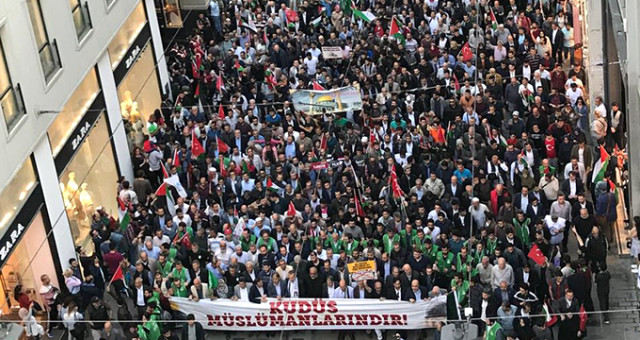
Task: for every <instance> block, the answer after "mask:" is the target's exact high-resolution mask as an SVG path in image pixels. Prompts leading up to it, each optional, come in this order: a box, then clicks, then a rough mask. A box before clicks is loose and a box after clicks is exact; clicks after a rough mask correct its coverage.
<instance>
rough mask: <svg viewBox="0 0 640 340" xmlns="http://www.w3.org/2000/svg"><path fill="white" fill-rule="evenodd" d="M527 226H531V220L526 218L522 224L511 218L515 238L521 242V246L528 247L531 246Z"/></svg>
mask: <svg viewBox="0 0 640 340" xmlns="http://www.w3.org/2000/svg"><path fill="white" fill-rule="evenodd" d="M529 224H531V219H530V218H528V217H527V219H525V220H524V221H522V223H520V222H518V220H517V219H516V218H515V217H514V218H513V226H514V227H515V229H516V237H517V238H518V239H520V241H522V244H524V245H525V246H527V248H528V247H529V245H530V244H531V240H529Z"/></svg>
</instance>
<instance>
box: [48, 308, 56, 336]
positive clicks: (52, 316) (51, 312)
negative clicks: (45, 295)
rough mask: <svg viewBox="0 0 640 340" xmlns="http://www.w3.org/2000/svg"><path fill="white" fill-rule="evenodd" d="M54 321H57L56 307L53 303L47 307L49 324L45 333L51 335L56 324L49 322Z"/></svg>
mask: <svg viewBox="0 0 640 340" xmlns="http://www.w3.org/2000/svg"><path fill="white" fill-rule="evenodd" d="M56 320H58V305H57V304H55V303H54V304H52V305H49V323H48V326H47V333H51V331H53V328H54V327H55V326H56V323H55V322H51V321H56Z"/></svg>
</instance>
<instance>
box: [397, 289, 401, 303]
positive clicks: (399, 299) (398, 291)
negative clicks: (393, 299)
mask: <svg viewBox="0 0 640 340" xmlns="http://www.w3.org/2000/svg"><path fill="white" fill-rule="evenodd" d="M396 295H398V301H402V291H401V290H397V289H396Z"/></svg>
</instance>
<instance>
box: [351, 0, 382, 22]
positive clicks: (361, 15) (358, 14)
mask: <svg viewBox="0 0 640 340" xmlns="http://www.w3.org/2000/svg"><path fill="white" fill-rule="evenodd" d="M351 11H352V12H353V16H354V17H355V18H358V19H362V20H364V21H365V22H372V21H373V20H376V16H375V15H373V13H371V12H369V11H366V12H362V11H360V10H359V9H358V7H356V4H354V3H353V2H351Z"/></svg>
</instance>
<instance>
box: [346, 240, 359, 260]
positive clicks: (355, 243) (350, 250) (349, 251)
mask: <svg viewBox="0 0 640 340" xmlns="http://www.w3.org/2000/svg"><path fill="white" fill-rule="evenodd" d="M359 244H360V242H358V241H356V240H353V242H351V246H349V243H344V242H343V243H342V248H344V251H345V252H346V253H347V255H348V256H351V255H352V254H353V250H354V249H356V248H358V245H359Z"/></svg>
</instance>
